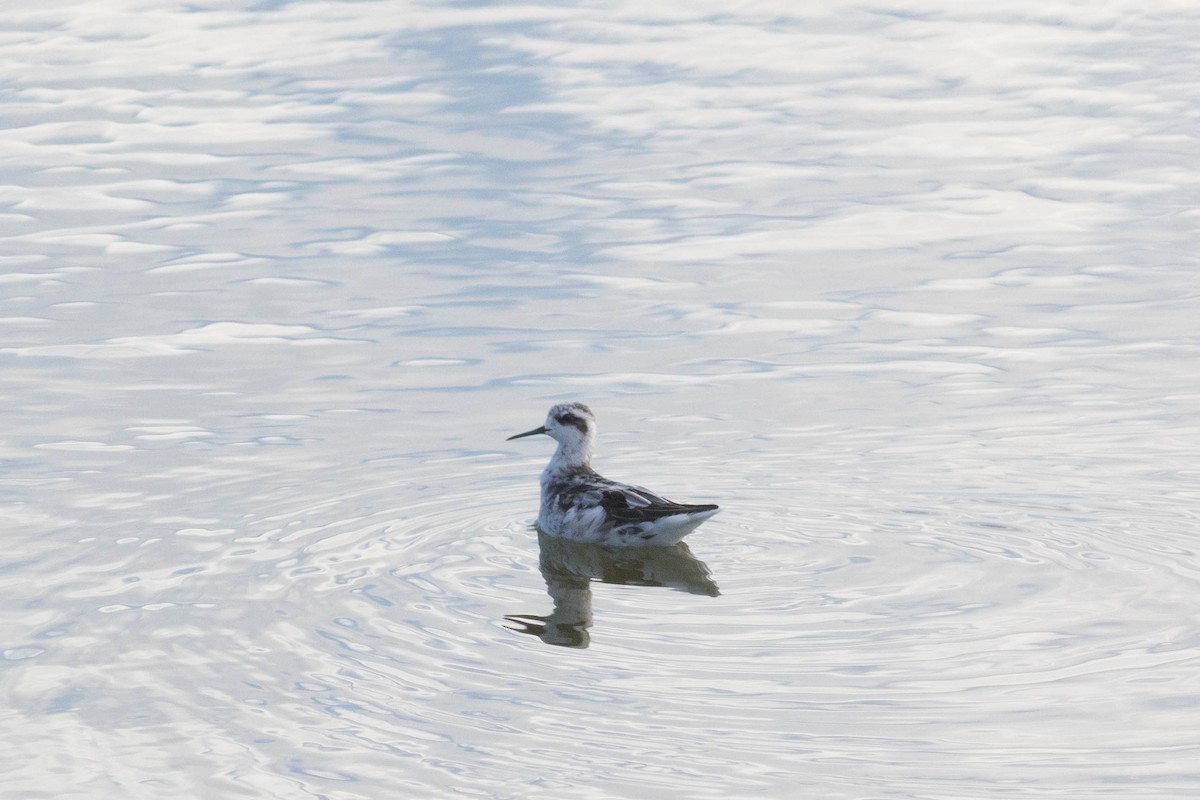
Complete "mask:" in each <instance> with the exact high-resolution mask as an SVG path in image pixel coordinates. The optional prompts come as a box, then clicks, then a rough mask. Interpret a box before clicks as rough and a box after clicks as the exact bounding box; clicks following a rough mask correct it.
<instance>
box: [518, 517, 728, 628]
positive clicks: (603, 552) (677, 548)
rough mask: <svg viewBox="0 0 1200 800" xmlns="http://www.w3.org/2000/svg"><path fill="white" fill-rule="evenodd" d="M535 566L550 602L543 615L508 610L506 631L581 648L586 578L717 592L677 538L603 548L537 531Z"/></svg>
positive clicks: (587, 622) (588, 612)
mask: <svg viewBox="0 0 1200 800" xmlns="http://www.w3.org/2000/svg"><path fill="white" fill-rule="evenodd" d="M538 546H539V547H540V549H541V556H540V558H539V560H538V564H539V566H540V567H541V571H542V577H543V578H544V579H545V581H546V591H547V592H549V594H550V599H551V600H553V601H554V610H553V611H552V612H551V613H550V614H549V616H537V615H533V614H513V615H511V616H506V617H505V619H506V620H508V621H509V622H511V623H514V625H515V626H516V627H509V626H505V627H508V628H509V630H514V631H518V632H520V633H529V634H533V635H535V636H537V637H538V638H539V639H541V640H542V641H543V642H545V643H546V644H552V645H557V646H559V647H581V648H582V647H587V646H588V644H589V643H590V641H591V636H590V634H589V633H588V628H590V627H592V587H591V582H592V581H600V582H602V583H615V584H618V585H622V586H665V587H668V588H671V589H677V590H679V591H684V592H688V593H690V594H703V595H707V596H709V597H716V596H717V595H719V594H720V593H721V592H720V590H719V589H718V588H717V584H716V582H715V581H713V579H712V576H711V575H710V574H709V571H708V565H706V564H705V563H704V562H703V561H701V560H700V559H698V558H696V557H695V556H694V555H692V551H691V550H689V549H688V546H687V545H686V544H684V543H683V542H680V543H678V544H674V545H671V546H670V547H606V546H603V545H598V544H589V543H585V542H573V541H570V540H569V539H560V538H557V537H553V536H547V535H546V534H544V533H542V532H540V531H539V532H538Z"/></svg>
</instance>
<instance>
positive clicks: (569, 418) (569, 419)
mask: <svg viewBox="0 0 1200 800" xmlns="http://www.w3.org/2000/svg"><path fill="white" fill-rule="evenodd" d="M554 421H555V422H557V423H558V424H559V425H574V426H575V427H576V428H577V429H578V430H579V432H580V433H582V434H585V435H586V434H587V420H586V419H580V418H579V417H577V416H575V415H574V414H559V415H558V416H557V417H555V418H554Z"/></svg>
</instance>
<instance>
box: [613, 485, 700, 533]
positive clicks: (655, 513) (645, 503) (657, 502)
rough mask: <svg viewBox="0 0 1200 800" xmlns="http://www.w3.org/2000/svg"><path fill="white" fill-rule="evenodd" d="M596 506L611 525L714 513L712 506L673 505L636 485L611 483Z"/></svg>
mask: <svg viewBox="0 0 1200 800" xmlns="http://www.w3.org/2000/svg"><path fill="white" fill-rule="evenodd" d="M600 506H601V507H602V508H603V509H604V513H605V515H606V516H607V517H608V519H609V520H611V521H612V522H614V523H616V524H618V525H622V524H627V523H631V522H653V521H654V520H656V519H662V518H663V517H673V516H675V515H677V514H697V513H700V512H702V511H716V510H717V509H718V508H719V506H717V505H714V504H711V503H709V504H703V505H694V504H686V503H673V502H671V501H670V500H667V499H665V498H663V497H659V496H658V495H656V494H654V493H653V492H651V491H649V490H647V489H643V488H642V487H640V486H624V485H618V484H613V485H612V486H611V487H610V488H606V489H603V490H602V491H601V492H600Z"/></svg>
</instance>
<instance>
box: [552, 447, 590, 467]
mask: <svg viewBox="0 0 1200 800" xmlns="http://www.w3.org/2000/svg"><path fill="white" fill-rule="evenodd" d="M591 465H592V441H591V439H576V440H574V441H569V442H559V443H558V449H557V450H555V451H554V458H552V459H551V460H550V468H551V469H553V470H555V471H569V470H577V469H588V468H590V467H591Z"/></svg>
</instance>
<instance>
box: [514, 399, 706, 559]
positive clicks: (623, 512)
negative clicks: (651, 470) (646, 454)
mask: <svg viewBox="0 0 1200 800" xmlns="http://www.w3.org/2000/svg"><path fill="white" fill-rule="evenodd" d="M539 433H544V434H546V435H547V436H549V437H550V438H552V439H554V440H555V441H556V442H558V449H557V450H555V451H554V455H553V456H552V457H551V459H550V463H549V464H548V465H547V466H546V469H545V470H544V471H543V472H542V480H541V483H542V501H541V508H540V510H539V513H538V528H539V529H541V530H542V531H543V532H544V533H546V534H548V535H550V536H558V537H561V538H563V539H571V540H574V541H577V542H592V543H594V544H604V545H672V544H675V543H676V542H678V541H679V540H680V539H682V538H683V537H684V536H687V535H688V534H689V533H691V532H692V531H693V530H695V529H696V527H697V526H698V525H699V524H700V523H702V522H704V521H705V520H706V519H708V518H709V517H711V516H712V515H713V514H716V513H717V511H718V510H720V509H719V507H718V506H716V505H712V504H707V505H686V504H683V503H673V502H671V501H670V500H665V499H663V498H662V497H659V496H658V495H656V494H654V493H653V492H651V491H650V490H648V489H643V488H642V487H640V486H632V485H630V484H628V483H618V482H616V481H611V480H609V479H608V478H605V477H603V476H601V475H599V474H597V472H596V471H595V470H594V469H592V444H593V443H594V442H595V441H596V416H595V414H593V413H592V410H591V409H590V408H588V407H587V406H585V405H584V404H583V403H559V404H558V405H556V406H554V407H553V408H551V409H550V413H549V414H547V415H546V424H544V425H542V426H541V427H540V428H534V429H533V430H531V431H526V432H525V433H518V434H517V435H516V436H510V437H508V441H512V440H513V439H520V438H522V437H525V436H535V435H537V434H539Z"/></svg>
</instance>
